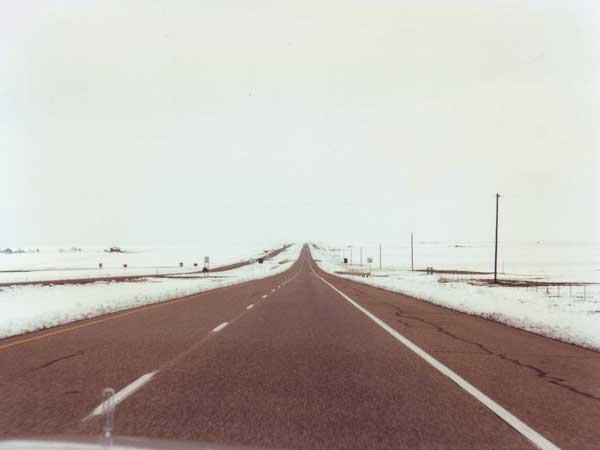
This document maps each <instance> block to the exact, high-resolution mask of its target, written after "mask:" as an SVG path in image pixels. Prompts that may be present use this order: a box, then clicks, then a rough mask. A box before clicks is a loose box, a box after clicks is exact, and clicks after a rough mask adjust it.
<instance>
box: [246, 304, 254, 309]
mask: <svg viewBox="0 0 600 450" xmlns="http://www.w3.org/2000/svg"><path fill="white" fill-rule="evenodd" d="M252 308H254V304H252V305H248V306H246V309H252Z"/></svg>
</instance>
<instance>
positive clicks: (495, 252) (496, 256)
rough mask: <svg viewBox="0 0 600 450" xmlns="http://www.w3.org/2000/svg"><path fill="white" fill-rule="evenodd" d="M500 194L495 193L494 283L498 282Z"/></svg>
mask: <svg viewBox="0 0 600 450" xmlns="http://www.w3.org/2000/svg"><path fill="white" fill-rule="evenodd" d="M499 199H500V194H498V193H496V245H495V251H494V283H497V282H498V201H499Z"/></svg>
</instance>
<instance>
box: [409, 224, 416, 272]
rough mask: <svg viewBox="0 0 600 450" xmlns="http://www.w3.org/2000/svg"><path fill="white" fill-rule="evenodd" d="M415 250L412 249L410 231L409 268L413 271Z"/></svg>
mask: <svg viewBox="0 0 600 450" xmlns="http://www.w3.org/2000/svg"><path fill="white" fill-rule="evenodd" d="M414 255H415V252H414V250H413V232H412V231H411V232H410V270H411V272H414V271H415V256H414Z"/></svg>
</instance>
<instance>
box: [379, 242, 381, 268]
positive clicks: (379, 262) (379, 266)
mask: <svg viewBox="0 0 600 450" xmlns="http://www.w3.org/2000/svg"><path fill="white" fill-rule="evenodd" d="M379 269H380V270H381V244H379Z"/></svg>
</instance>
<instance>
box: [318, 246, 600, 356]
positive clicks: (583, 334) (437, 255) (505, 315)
mask: <svg viewBox="0 0 600 450" xmlns="http://www.w3.org/2000/svg"><path fill="white" fill-rule="evenodd" d="M316 245H317V247H318V248H315V247H314V246H312V245H311V252H312V254H313V257H314V258H316V259H319V260H320V262H319V265H320V267H321V268H322V269H323V270H325V271H327V272H329V273H335V272H348V271H370V272H371V276H370V277H368V278H364V277H360V276H356V275H348V274H337V275H338V276H341V277H344V278H348V279H352V280H355V281H359V282H362V283H365V284H369V285H372V286H377V287H381V288H384V289H388V290H391V291H395V292H400V293H403V294H406V295H408V296H410V297H414V298H416V299H420V300H424V301H427V302H430V303H434V304H438V305H441V306H445V307H448V308H451V309H455V310H458V311H462V312H465V313H468V314H473V315H477V316H481V317H484V318H487V319H491V320H495V321H497V322H501V323H505V324H507V325H511V326H514V327H517V328H521V329H524V330H527V331H531V332H533V333H537V334H541V335H543V336H547V337H550V338H553V339H558V340H561V341H564V342H568V343H572V344H577V345H580V346H583V347H587V348H591V349H595V350H600V285H598V284H587V285H585V286H584V285H574V286H565V285H562V286H550V287H539V286H538V287H535V286H532V287H505V286H503V287H500V286H491V285H481V284H477V283H474V282H475V280H476V279H478V278H479V279H481V278H484V279H490V278H492V276H491V275H475V274H473V275H471V274H466V275H464V274H463V275H457V274H438V273H436V274H433V275H428V274H427V273H425V272H416V271H415V272H412V271H411V270H410V261H411V260H410V244H409V245H399V244H396V245H394V244H387V245H386V244H384V245H383V246H382V267H381V269H380V268H379V246H378V245H377V244H364V245H353V247H352V249H350V248H349V247H348V246H347V245H343V246H341V245H327V244H323V243H317V244H316ZM361 247H362V257H363V266H360V265H359V263H360V252H361V250H360V249H361ZM350 250H352V262H353V263H354V264H353V265H349V264H344V263H343V260H342V258H343V257H344V256H345V257H347V258H350ZM499 254H500V255H502V256H501V257H499V264H498V265H499V271H500V272H501V273H500V275H499V277H500V279H518V280H522V281H537V282H555V281H556V282H578V283H600V244H584V243H578V244H567V243H563V244H560V243H551V244H545V243H526V244H511V245H508V244H504V245H501V246H500V252H499ZM493 257H494V248H493V245H492V244H489V243H488V244H486V243H475V244H470V243H459V244H454V243H440V242H436V243H417V244H416V245H415V269H424V268H426V267H434V268H435V269H439V270H444V269H445V270H470V271H482V272H489V271H493ZM367 258H372V260H373V262H372V263H370V264H369V263H367Z"/></svg>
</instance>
